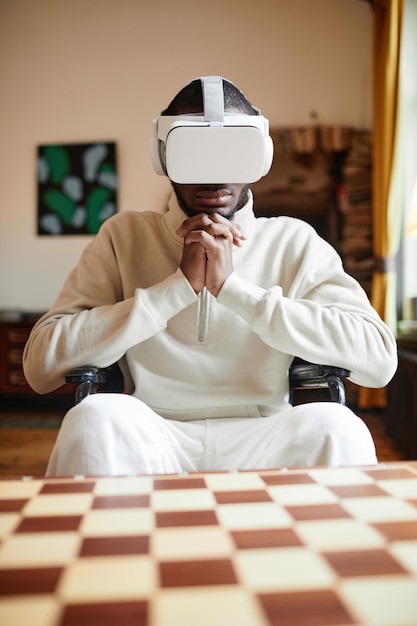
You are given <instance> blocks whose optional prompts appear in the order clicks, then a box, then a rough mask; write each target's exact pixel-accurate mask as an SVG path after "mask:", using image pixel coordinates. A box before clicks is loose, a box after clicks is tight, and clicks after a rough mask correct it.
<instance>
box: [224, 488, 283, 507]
mask: <svg viewBox="0 0 417 626" xmlns="http://www.w3.org/2000/svg"><path fill="white" fill-rule="evenodd" d="M213 495H214V497H215V498H216V501H217V503H218V504H239V503H244V502H272V498H271V496H270V495H269V493H268V492H267V491H264V490H263V489H248V490H242V491H216V492H215V493H214V494H213Z"/></svg>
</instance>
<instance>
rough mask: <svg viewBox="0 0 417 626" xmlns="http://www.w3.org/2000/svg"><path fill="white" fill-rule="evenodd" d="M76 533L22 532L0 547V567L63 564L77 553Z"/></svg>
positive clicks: (78, 543)
mask: <svg viewBox="0 0 417 626" xmlns="http://www.w3.org/2000/svg"><path fill="white" fill-rule="evenodd" d="M79 545H80V538H79V536H78V533H72V532H60V533H22V534H17V535H14V536H13V537H11V538H10V539H9V540H8V541H6V542H5V543H4V544H3V545H2V546H1V547H0V567H5V568H6V567H52V566H59V565H65V564H66V563H68V562H69V561H70V560H71V559H73V558H75V557H76V556H77V553H78V548H79Z"/></svg>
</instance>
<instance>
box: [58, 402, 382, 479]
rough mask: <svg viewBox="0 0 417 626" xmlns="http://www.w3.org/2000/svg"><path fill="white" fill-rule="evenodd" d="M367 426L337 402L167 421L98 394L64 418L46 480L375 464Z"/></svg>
mask: <svg viewBox="0 0 417 626" xmlns="http://www.w3.org/2000/svg"><path fill="white" fill-rule="evenodd" d="M376 462H377V459H376V455H375V446H374V443H373V441H372V437H371V434H370V432H369V430H368V428H367V427H366V425H365V424H364V422H363V421H362V420H361V419H360V418H359V417H357V416H356V415H355V414H354V413H353V412H352V411H351V410H350V409H348V408H347V407H345V406H342V405H340V404H336V403H332V402H317V403H311V404H303V405H300V406H296V407H291V408H289V409H288V410H286V411H282V412H280V413H277V414H276V415H273V416H271V417H263V418H246V417H245V418H241V419H240V418H225V419H207V420H198V421H192V422H179V421H174V420H167V419H164V418H162V417H160V416H159V415H157V414H156V413H154V412H153V411H152V410H151V409H150V408H149V407H148V406H147V405H146V404H144V403H143V402H141V401H140V400H138V399H136V398H134V397H133V396H129V395H125V394H94V395H91V396H89V397H87V398H85V399H84V400H83V401H82V402H81V403H80V404H78V405H76V406H75V407H73V408H72V409H70V411H68V413H67V415H66V416H65V418H64V421H63V423H62V426H61V429H60V431H59V433H58V438H57V441H56V443H55V447H54V449H53V451H52V455H51V458H50V461H49V464H48V468H47V476H69V475H75V474H85V475H90V476H93V475H95V476H99V475H101V476H103V475H105V476H110V475H112V476H117V475H127V474H131V475H132V474H172V473H182V472H195V471H210V470H240V469H245V470H247V469H266V468H277V467H294V466H315V465H333V466H342V465H372V464H375V463H376Z"/></svg>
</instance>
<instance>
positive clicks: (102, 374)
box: [65, 358, 350, 404]
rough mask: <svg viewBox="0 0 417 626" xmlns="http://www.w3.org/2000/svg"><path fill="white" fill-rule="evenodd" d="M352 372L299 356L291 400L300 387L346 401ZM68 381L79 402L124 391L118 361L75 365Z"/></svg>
mask: <svg viewBox="0 0 417 626" xmlns="http://www.w3.org/2000/svg"><path fill="white" fill-rule="evenodd" d="M349 375H350V371H349V370H347V369H343V368H340V367H334V366H330V365H316V364H313V363H308V362H307V361H303V360H302V359H298V358H295V359H294V360H293V362H292V364H291V367H290V369H289V387H290V402H291V404H292V403H293V398H294V392H295V391H299V390H313V389H326V390H328V393H329V396H330V401H331V402H337V403H339V404H346V393H345V385H344V382H343V380H344V379H345V378H348V377H349ZM65 381H66V383H70V384H75V385H77V387H76V391H75V404H78V403H79V402H81V400H83V399H84V398H85V397H87V396H88V395H90V394H92V393H109V392H110V393H123V375H122V372H121V370H120V368H119V366H118V365H117V363H115V364H114V365H111V366H110V367H106V368H99V367H95V366H81V367H75V368H73V369H71V370H70V371H68V372H67V374H66V379H65Z"/></svg>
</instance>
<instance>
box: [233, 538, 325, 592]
mask: <svg viewBox="0 0 417 626" xmlns="http://www.w3.org/2000/svg"><path fill="white" fill-rule="evenodd" d="M236 564H237V568H236V569H237V571H238V576H239V578H241V579H242V580H243V582H244V583H245V584H246V585H248V587H250V588H251V589H254V590H256V591H269V590H274V591H284V590H288V589H291V590H297V589H303V588H306V587H308V588H309V589H320V588H323V587H330V586H331V585H332V583H333V582H334V579H335V574H334V572H333V571H332V569H331V568H330V567H329V566H328V564H327V563H326V562H325V561H324V559H323V558H322V557H321V556H320V555H318V554H316V553H314V552H312V551H311V550H309V549H308V548H301V547H294V548H281V549H269V550H246V551H241V552H239V553H238V554H237V556H236Z"/></svg>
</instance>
